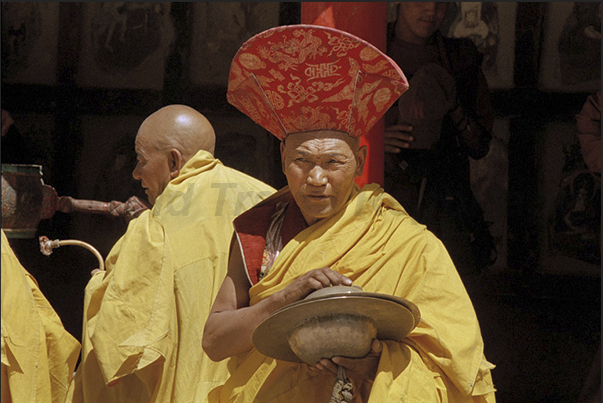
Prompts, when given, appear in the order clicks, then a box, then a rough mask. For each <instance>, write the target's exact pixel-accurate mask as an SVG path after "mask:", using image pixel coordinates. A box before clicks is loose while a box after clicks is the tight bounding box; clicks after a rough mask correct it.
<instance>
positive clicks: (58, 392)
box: [1, 231, 80, 403]
mask: <svg viewBox="0 0 603 403" xmlns="http://www.w3.org/2000/svg"><path fill="white" fill-rule="evenodd" d="M1 264H2V403H10V402H15V403H17V402H48V403H59V402H60V403H63V402H64V401H65V396H66V395H67V389H68V388H69V385H70V383H71V380H72V376H73V370H74V369H75V364H76V363H77V358H78V355H79V352H80V343H79V342H78V341H77V340H76V339H75V337H73V336H72V335H71V334H70V333H69V332H68V331H67V330H65V328H64V327H63V323H62V322H61V319H60V318H59V316H58V315H57V313H56V312H55V310H54V309H53V308H52V306H51V305H50V303H49V302H48V300H47V299H46V297H44V294H42V291H40V288H39V287H38V283H37V282H36V280H35V279H34V278H33V277H32V275H31V274H29V272H28V271H27V270H25V268H24V267H23V266H22V265H21V263H20V262H19V260H18V259H17V256H15V254H14V252H13V250H12V248H11V247H10V244H9V243H8V239H7V238H6V235H5V234H4V231H2V262H1Z"/></svg>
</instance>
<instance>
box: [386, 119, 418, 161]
mask: <svg viewBox="0 0 603 403" xmlns="http://www.w3.org/2000/svg"><path fill="white" fill-rule="evenodd" d="M412 129H413V127H412V126H411V125H407V124H397V125H393V126H389V127H387V128H386V129H385V139H384V144H383V149H384V150H385V152H386V153H394V154H397V153H399V152H400V150H402V149H403V148H404V149H405V148H410V145H411V143H412V142H413V141H414V140H415V139H414V137H413V136H412Z"/></svg>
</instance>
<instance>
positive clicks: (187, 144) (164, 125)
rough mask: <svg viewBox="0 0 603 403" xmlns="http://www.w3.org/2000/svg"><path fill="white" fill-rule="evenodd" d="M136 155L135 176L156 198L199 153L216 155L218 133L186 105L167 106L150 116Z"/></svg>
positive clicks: (138, 138) (142, 128)
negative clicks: (202, 151)
mask: <svg viewBox="0 0 603 403" xmlns="http://www.w3.org/2000/svg"><path fill="white" fill-rule="evenodd" d="M135 143H136V158H137V160H138V162H137V164H136V168H134V172H132V175H133V176H134V178H135V179H136V180H140V182H141V185H142V187H143V188H144V189H145V192H146V194H147V195H148V197H149V202H150V203H151V204H155V199H156V198H157V197H158V196H159V195H160V194H161V193H162V192H163V191H164V189H165V188H166V186H167V185H168V183H169V182H170V181H171V180H172V179H174V178H176V177H177V176H178V175H179V173H180V170H181V169H182V167H183V166H184V165H185V164H186V163H187V161H188V160H190V159H191V158H192V157H193V156H194V155H195V154H197V152H199V151H201V150H204V151H207V152H209V153H211V154H212V155H213V153H214V148H215V144H216V135H215V133H214V129H213V127H212V125H211V123H209V121H208V120H207V119H206V118H205V116H203V115H202V114H200V113H199V112H197V111H196V110H195V109H193V108H191V107H189V106H186V105H168V106H165V107H163V108H161V109H159V110H158V111H157V112H155V113H153V114H152V115H150V116H149V117H147V118H146V119H145V120H144V122H142V124H141V125H140V128H139V129H138V134H137V135H136V142H135Z"/></svg>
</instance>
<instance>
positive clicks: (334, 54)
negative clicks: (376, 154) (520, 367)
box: [203, 26, 495, 403]
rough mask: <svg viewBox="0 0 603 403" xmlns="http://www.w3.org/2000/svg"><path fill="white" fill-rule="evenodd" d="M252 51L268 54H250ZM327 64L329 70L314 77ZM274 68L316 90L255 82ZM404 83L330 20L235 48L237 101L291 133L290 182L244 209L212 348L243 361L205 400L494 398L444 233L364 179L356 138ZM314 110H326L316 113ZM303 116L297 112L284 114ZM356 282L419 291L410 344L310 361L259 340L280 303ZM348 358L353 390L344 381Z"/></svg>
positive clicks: (210, 333) (212, 318) (286, 150)
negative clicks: (265, 347) (273, 352)
mask: <svg viewBox="0 0 603 403" xmlns="http://www.w3.org/2000/svg"><path fill="white" fill-rule="evenodd" d="M300 38H303V39H304V40H303V41H302V40H300ZM342 44H345V48H344V47H342ZM256 52H257V53H256ZM254 55H259V56H258V59H259V60H260V61H261V63H259V62H257V63H250V61H251V60H254ZM285 56H287V57H285ZM292 61H295V63H294V62H292ZM321 63H326V64H329V65H330V68H329V71H331V72H333V74H332V75H331V76H329V75H328V74H323V75H322V76H321V78H317V77H316V76H312V77H311V73H312V71H313V70H312V69H313V67H312V66H318V65H321ZM285 65H286V66H287V67H288V70H287V69H285V68H284V67H285ZM271 71H279V72H281V73H282V74H285V73H283V72H284V71H291V73H290V74H291V76H290V78H291V80H294V81H295V83H296V89H297V92H296V93H295V94H293V93H289V95H290V96H292V97H294V96H296V94H300V93H304V94H313V95H315V97H310V96H308V97H306V98H304V99H303V100H300V99H299V98H296V99H295V102H289V101H290V99H289V98H287V96H286V95H285V93H284V92H283V91H280V92H279V88H281V89H282V88H286V85H285V84H283V81H285V82H286V78H285V80H280V81H279V80H274V81H270V80H265V79H258V77H267V74H266V73H267V72H268V73H270V72H271ZM367 71H369V72H370V74H365V72H367ZM300 72H305V73H307V77H306V79H305V80H304V78H303V74H300ZM322 72H323V73H324V72H325V70H322ZM346 76H347V77H348V79H347V80H346V81H344V82H343V83H342V82H341V80H342V77H346ZM367 84H370V85H367ZM241 86H243V87H245V88H246V89H245V91H239V89H240V88H241ZM257 86H260V87H261V90H260V88H257ZM278 86H280V87H278ZM406 88H408V85H407V81H406V79H405V77H404V75H403V73H402V72H401V70H400V69H399V67H398V66H397V65H396V64H395V63H394V62H393V61H391V59H389V58H388V57H387V56H385V55H383V54H382V53H381V52H380V51H379V50H377V49H376V48H374V47H372V45H370V44H367V43H366V42H364V41H362V40H360V39H358V38H355V37H353V36H351V35H349V34H347V33H344V32H341V31H337V30H334V29H331V28H323V27H316V26H289V27H278V28H274V29H271V30H269V31H268V32H265V33H261V34H258V35H257V36H255V37H254V38H252V39H251V40H249V41H248V42H246V43H245V44H244V45H243V46H242V48H241V49H240V50H239V53H237V55H236V56H235V59H234V60H233V66H232V67H231V81H230V83H229V90H228V96H229V101H230V102H231V103H232V104H233V105H235V106H237V107H238V108H239V109H240V110H241V111H243V112H245V113H247V114H248V115H249V116H250V117H251V118H252V119H254V120H255V121H256V122H257V123H259V124H262V125H263V126H264V127H266V128H267V129H269V130H270V131H271V132H272V133H273V134H275V135H276V136H277V137H278V138H279V139H281V140H282V142H281V159H282V168H283V172H284V173H285V176H286V177H287V183H288V186H287V187H285V188H283V189H281V190H280V191H279V192H277V193H276V194H274V195H273V196H271V197H270V198H268V199H267V200H264V201H262V202H260V203H259V204H258V205H257V206H254V207H253V208H252V209H250V210H248V211H247V212H245V213H243V214H242V215H240V216H239V217H237V218H236V219H235V237H234V238H233V243H232V247H231V252H230V259H229V269H228V274H227V276H226V278H225V280H224V283H223V284H222V287H221V288H220V291H219V292H218V296H217V297H216V300H215V302H214V304H213V306H212V310H211V313H210V315H209V318H208V320H207V322H206V325H205V332H204V336H203V348H204V350H205V351H206V352H207V354H208V356H209V357H210V358H211V359H213V360H216V361H221V360H224V359H227V358H229V357H232V358H230V362H231V365H232V366H233V368H234V370H233V372H232V374H231V376H230V378H229V379H228V380H227V381H226V382H225V384H224V385H222V386H219V387H216V388H215V389H214V390H212V392H211V393H210V395H209V396H208V400H207V401H208V402H210V403H213V402H229V403H232V402H236V403H241V402H283V403H284V402H287V403H292V402H293V403H297V402H300V403H301V402H304V403H305V402H324V403H327V402H370V403H382V402H388V403H389V402H494V401H495V395H494V393H495V388H494V386H493V382H492V377H491V372H490V371H491V369H493V368H494V365H492V364H491V363H489V362H488V361H487V360H486V358H485V357H484V353H483V351H484V344H483V340H482V337H481V333H480V327H479V323H478V320H477V317H476V314H475V311H474V309H473V305H472V303H471V300H470V298H469V296H468V294H467V292H466V290H465V288H464V286H463V283H462V281H461V279H460V276H459V274H458V272H457V271H456V269H455V267H454V264H453V262H452V261H451V259H450V256H449V254H448V253H447V251H446V249H445V247H444V246H443V244H442V242H441V241H440V240H438V239H437V238H436V237H435V236H434V235H433V234H432V233H431V232H429V231H428V230H427V229H426V227H425V226H423V225H421V224H419V223H418V222H416V221H415V220H414V219H413V218H412V217H410V216H409V215H408V214H407V213H406V211H405V209H404V208H403V207H402V206H401V205H400V204H399V203H398V202H397V201H396V200H395V199H394V198H393V197H391V196H390V195H388V194H387V193H385V192H384V191H383V189H382V188H381V187H380V186H379V185H378V184H368V185H365V186H364V187H363V188H362V189H360V188H359V186H358V185H356V183H355V178H356V177H358V176H360V175H361V174H362V171H363V168H364V164H365V161H366V157H367V148H366V146H364V145H362V146H361V145H360V136H362V135H363V134H365V133H366V132H367V130H368V129H370V127H371V126H372V124H371V122H373V123H374V122H375V121H376V120H378V119H379V118H380V117H381V116H382V114H383V113H384V112H385V110H387V108H388V107H389V105H391V103H393V102H394V101H395V99H397V97H398V96H399V95H400V93H401V92H403V91H404V90H405V89H406ZM321 90H325V91H328V90H333V91H335V92H336V93H335V94H332V93H325V94H321V93H320V91H321ZM275 93H278V94H279V96H280V97H281V99H280V100H279V102H278V103H276V102H273V101H274V100H275V99H277V97H276V95H275ZM263 94H266V95H265V97H264V98H262V97H263ZM388 94H391V95H388ZM388 96H389V99H386V101H387V102H384V101H383V98H384V97H388ZM327 97H328V98H327ZM253 99H256V100H258V101H257V102H254V101H253ZM325 99H329V100H331V101H332V102H333V103H330V102H325ZM317 100H318V101H317ZM335 100H337V101H338V103H336V102H335ZM271 102H273V103H271ZM298 102H299V103H300V104H301V105H298V104H297V103H298ZM316 102H318V104H317V103H316ZM379 102H380V103H381V105H378V103H379ZM267 104H268V105H271V106H272V108H271V110H272V113H273V114H274V115H276V118H275V117H274V116H273V115H271V114H270V108H266V109H265V110H263V112H266V113H261V111H260V112H258V110H261V109H262V108H263V105H267ZM287 105H295V106H292V107H290V108H288V106H287ZM376 106H380V107H376ZM313 110H314V112H316V111H317V110H318V111H320V112H321V113H324V114H325V115H324V116H323V118H321V119H316V118H315V117H316V116H317V115H316V114H314V115H313V114H312V113H311V112H312V111H313ZM342 111H348V113H345V114H344V113H342ZM306 112H307V113H306ZM295 114H298V115H299V114H301V116H300V117H299V119H288V117H292V116H294V115H295ZM326 117H328V119H327V118H326ZM352 117H353V118H352ZM275 122H276V123H275ZM352 284H354V285H358V286H360V287H362V289H363V290H364V291H368V292H377V293H384V294H389V295H394V296H397V297H402V298H405V299H407V300H410V301H411V302H413V303H414V304H416V305H417V307H418V308H419V310H420V313H421V320H420V322H419V323H418V324H417V326H416V327H415V329H414V330H413V331H412V332H411V333H410V334H409V335H408V336H407V337H406V338H404V340H402V341H392V340H378V339H374V340H373V342H372V346H371V351H370V352H369V353H368V354H367V355H366V356H365V357H363V358H355V359H352V358H345V357H333V358H331V359H326V358H323V359H321V360H320V361H319V362H318V363H317V364H316V365H308V364H306V363H297V362H287V361H281V360H277V359H273V358H270V357H267V356H265V355H263V354H261V353H260V352H258V351H257V350H255V349H254V347H253V344H252V334H253V332H254V330H255V328H256V327H257V326H258V325H259V324H260V323H262V321H263V320H265V319H266V318H268V317H269V316H270V315H271V314H272V313H273V312H275V311H277V310H278V309H281V308H283V307H285V306H288V305H290V304H291V303H294V302H297V301H300V300H301V299H303V298H305V297H306V296H307V295H308V294H310V293H311V292H313V291H315V290H319V289H322V288H325V287H329V286H334V285H352ZM339 368H343V369H344V371H345V377H347V378H345V379H344V380H345V381H347V382H349V383H351V390H352V392H351V394H342V393H339V390H338V389H336V388H334V385H335V383H336V380H338V379H339V378H338V375H339V374H340V372H339ZM350 395H351V396H350Z"/></svg>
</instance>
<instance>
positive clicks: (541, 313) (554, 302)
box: [464, 272, 601, 403]
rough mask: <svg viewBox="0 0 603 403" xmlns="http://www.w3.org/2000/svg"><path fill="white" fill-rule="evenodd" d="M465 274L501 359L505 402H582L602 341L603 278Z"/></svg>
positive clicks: (496, 360)
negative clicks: (579, 398) (467, 276)
mask: <svg viewBox="0 0 603 403" xmlns="http://www.w3.org/2000/svg"><path fill="white" fill-rule="evenodd" d="M464 281H465V284H466V286H467V289H468V291H469V294H470V296H471V298H472V301H473V304H474V307H475V310H476V313H477V316H478V318H479V320H480V326H481V329H482V335H483V338H484V343H485V354H486V358H487V359H488V360H489V361H490V362H492V363H493V364H495V365H496V368H495V369H494V370H493V372H492V375H493V380H494V383H495V386H496V388H497V390H498V391H497V402H499V403H520V402H531V403H537V402H543V403H544V402H547V403H555V402H559V403H561V402H563V403H571V402H576V401H577V398H578V396H579V394H580V391H581V389H582V386H583V384H584V381H585V379H586V377H587V375H588V372H589V369H590V366H591V365H592V363H593V361H594V359H595V356H596V354H597V348H598V347H599V346H600V342H601V279H600V277H598V278H597V277H580V276H575V277H572V276H565V277H559V276H547V275H538V274H530V275H526V274H522V273H510V272H508V273H498V274H484V275H482V276H475V277H473V278H465V279H464ZM598 360H600V356H599V358H598ZM599 376H600V375H599Z"/></svg>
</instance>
